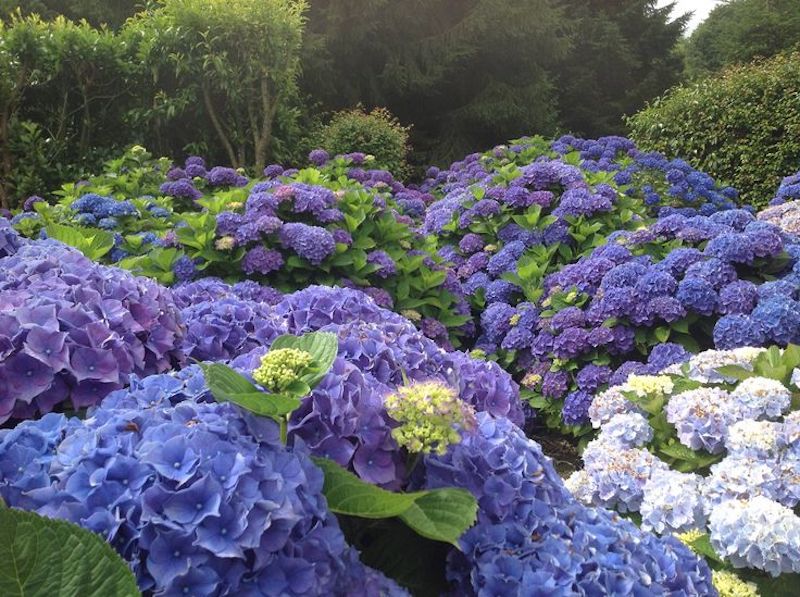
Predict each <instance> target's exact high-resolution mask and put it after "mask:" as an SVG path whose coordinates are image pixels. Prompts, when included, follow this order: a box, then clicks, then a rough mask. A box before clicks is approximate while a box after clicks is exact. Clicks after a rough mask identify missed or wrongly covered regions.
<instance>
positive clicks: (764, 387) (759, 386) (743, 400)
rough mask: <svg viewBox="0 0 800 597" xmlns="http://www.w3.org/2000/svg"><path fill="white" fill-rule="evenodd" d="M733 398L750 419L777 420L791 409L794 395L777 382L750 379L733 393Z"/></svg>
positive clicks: (764, 378) (759, 378) (766, 379)
mask: <svg viewBox="0 0 800 597" xmlns="http://www.w3.org/2000/svg"><path fill="white" fill-rule="evenodd" d="M731 398H733V399H734V400H735V401H736V404H737V405H738V407H739V408H740V409H741V411H742V413H744V415H745V416H746V417H748V418H753V419H759V418H762V417H764V418H768V419H775V418H777V417H779V416H781V414H783V413H784V412H785V411H786V410H787V409H788V408H789V405H790V404H791V401H792V393H791V392H790V391H789V390H788V389H787V388H786V387H784V385H783V384H782V383H781V382H779V381H777V380H774V379H769V378H766V377H748V378H747V379H745V380H743V381H742V382H741V383H740V384H739V385H738V386H736V388H735V389H734V390H733V392H731Z"/></svg>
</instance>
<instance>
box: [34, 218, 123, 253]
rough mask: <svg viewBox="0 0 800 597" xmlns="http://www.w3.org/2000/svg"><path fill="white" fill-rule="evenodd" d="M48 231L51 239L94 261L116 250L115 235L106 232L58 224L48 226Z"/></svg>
mask: <svg viewBox="0 0 800 597" xmlns="http://www.w3.org/2000/svg"><path fill="white" fill-rule="evenodd" d="M46 230H47V236H49V237H50V238H53V239H55V240H57V241H60V242H62V243H64V244H65V245H69V246H71V247H75V248H76V249H78V250H79V251H80V252H81V253H83V254H84V255H86V256H87V257H88V258H89V259H91V260H93V261H97V260H98V259H100V258H101V257H102V256H103V255H105V254H106V253H108V252H109V251H110V250H111V249H113V248H114V235H113V234H111V233H110V232H106V231H105V230H100V229H97V228H82V227H80V226H65V225H63V224H56V223H51V224H48V225H47V228H46Z"/></svg>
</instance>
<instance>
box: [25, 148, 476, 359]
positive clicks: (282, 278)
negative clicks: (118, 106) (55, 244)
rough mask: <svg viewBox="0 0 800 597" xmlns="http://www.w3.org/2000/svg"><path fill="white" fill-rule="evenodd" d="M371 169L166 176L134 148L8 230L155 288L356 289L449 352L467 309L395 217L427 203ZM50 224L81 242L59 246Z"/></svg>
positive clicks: (340, 166) (348, 162)
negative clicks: (49, 239) (204, 280)
mask: <svg viewBox="0 0 800 597" xmlns="http://www.w3.org/2000/svg"><path fill="white" fill-rule="evenodd" d="M312 157H317V156H312ZM318 161H320V160H318ZM373 164H374V162H373V161H372V160H370V159H369V158H368V157H367V156H365V155H364V154H361V153H354V154H348V155H346V156H341V157H337V158H335V159H332V160H328V159H327V156H325V159H323V160H321V161H320V166H318V167H312V168H306V169H304V170H299V171H298V170H285V169H284V168H282V167H280V166H277V165H272V166H269V167H268V168H267V169H266V170H265V172H266V175H265V177H264V178H262V179H257V180H250V179H248V178H247V177H245V176H243V175H242V174H240V172H238V171H236V170H233V169H231V168H222V167H214V168H206V164H205V162H204V161H203V160H202V159H201V158H199V157H197V156H194V157H190V158H188V159H187V160H186V163H185V164H184V165H183V166H182V167H172V168H169V169H167V167H166V165H165V162H164V160H152V158H151V157H150V155H149V154H148V153H146V152H145V151H144V150H143V149H141V148H134V149H132V150H130V151H129V152H128V153H126V154H125V155H124V156H123V157H122V158H120V159H119V160H114V161H112V162H109V163H108V164H107V166H108V171H107V172H106V173H105V174H103V175H101V176H95V177H90V178H89V179H88V180H87V181H83V182H82V183H81V184H67V185H63V186H62V190H61V191H60V192H59V194H60V195H61V196H62V197H63V198H62V199H61V200H60V201H59V202H58V203H57V204H55V205H52V206H51V205H48V204H47V203H46V202H43V201H36V200H35V199H31V200H30V201H29V202H28V209H29V210H30V211H28V212H24V213H22V214H18V215H17V216H16V217H15V218H14V220H13V222H14V224H15V226H16V227H17V229H18V230H20V231H21V232H23V233H24V234H25V235H26V236H29V237H33V236H36V235H39V234H41V230H42V228H45V229H46V233H47V234H49V235H51V236H53V237H54V238H57V239H58V240H61V241H63V242H67V243H70V244H73V245H75V246H77V247H78V248H80V249H81V250H83V251H84V253H85V254H87V255H89V256H90V257H93V258H95V259H102V260H103V261H105V262H106V263H115V264H118V265H119V266H120V267H123V268H126V269H130V270H132V271H133V272H135V273H137V274H141V275H146V276H149V277H152V278H155V279H157V280H158V281H160V282H161V283H164V284H173V283H176V282H186V281H189V280H191V279H193V278H195V277H196V276H198V275H199V274H200V272H202V273H203V275H205V276H215V277H220V278H224V279H226V280H229V281H235V280H244V279H251V280H256V281H258V282H263V283H267V284H270V285H271V286H274V287H275V288H276V289H278V290H280V291H282V292H291V291H293V290H298V289H300V288H303V287H305V286H307V285H308V284H313V283H321V284H329V285H335V284H338V285H343V286H353V287H357V288H362V289H364V290H365V292H367V293H369V294H370V295H371V296H373V297H374V298H375V299H376V300H377V301H378V302H379V303H380V304H382V305H383V306H389V307H393V308H395V309H396V310H398V311H402V312H405V313H406V314H407V315H409V316H410V317H412V318H414V319H415V320H416V321H418V323H419V325H420V326H421V327H422V329H423V330H425V332H426V334H428V335H429V336H430V337H432V338H435V339H436V340H437V341H439V342H440V343H442V345H444V346H450V342H451V341H456V342H457V341H458V339H459V338H460V337H465V336H470V335H471V334H472V331H473V329H474V327H473V326H471V325H469V320H470V318H469V308H468V305H467V304H466V301H465V300H464V298H463V296H462V294H461V287H460V284H459V283H458V281H457V280H456V279H455V276H454V275H453V274H451V273H450V272H448V270H447V269H446V268H445V266H444V265H443V263H442V262H441V259H438V258H436V256H435V252H434V248H433V245H432V242H431V240H430V239H425V238H424V237H422V236H421V235H420V234H418V233H417V232H416V231H415V229H414V228H413V220H412V218H411V217H410V216H407V215H404V214H403V213H402V212H404V211H406V212H408V213H411V214H414V215H415V216H419V215H421V214H422V213H423V212H424V209H425V206H426V202H427V201H428V200H430V199H431V197H429V196H428V195H426V194H424V193H422V192H420V191H415V190H412V189H408V188H406V187H404V186H403V185H402V184H401V183H399V182H397V181H395V180H394V178H393V177H392V175H391V174H389V173H388V172H386V171H385V170H378V169H365V168H366V167H367V166H370V165H373ZM362 166H363V167H362ZM53 224H60V225H65V226H70V227H73V228H74V227H78V228H79V229H83V230H79V231H78V233H75V232H74V231H73V233H72V234H69V235H65V234H63V232H64V231H63V228H57V227H56V226H54V225H53ZM86 227H94V228H95V229H97V228H100V229H101V230H95V231H94V232H89V231H88V230H87V229H85V228H86ZM104 230H105V231H107V233H106V232H103V231H104ZM54 235H55V236H54ZM104 235H105V236H104ZM104 238H105V240H104V241H103V239H104ZM101 241H102V242H101Z"/></svg>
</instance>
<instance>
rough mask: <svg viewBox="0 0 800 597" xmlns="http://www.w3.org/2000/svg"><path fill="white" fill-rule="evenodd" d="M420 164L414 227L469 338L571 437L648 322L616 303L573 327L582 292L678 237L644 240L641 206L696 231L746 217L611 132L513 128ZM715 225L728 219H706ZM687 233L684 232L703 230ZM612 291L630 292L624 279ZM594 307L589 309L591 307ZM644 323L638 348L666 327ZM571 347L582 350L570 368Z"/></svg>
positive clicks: (723, 196)
mask: <svg viewBox="0 0 800 597" xmlns="http://www.w3.org/2000/svg"><path fill="white" fill-rule="evenodd" d="M429 174H430V176H429V178H428V179H427V180H426V181H425V183H424V184H423V185H422V187H421V188H422V190H427V191H431V192H433V193H434V194H437V195H443V198H442V199H441V200H440V201H437V202H435V203H432V204H431V205H430V206H429V208H428V211H427V213H426V218H425V223H424V227H423V230H424V231H425V232H427V233H431V234H436V235H437V237H438V239H439V243H440V246H441V249H440V254H441V255H442V256H443V257H444V258H445V259H447V260H448V261H450V262H451V263H452V264H453V266H454V268H455V271H456V274H457V276H458V278H459V279H460V280H461V282H462V284H463V289H464V292H465V294H467V295H468V296H469V297H470V301H471V304H472V307H473V314H474V317H475V321H476V325H478V328H479V336H478V338H477V341H476V344H475V346H476V348H477V349H479V350H481V351H483V352H484V353H486V354H487V355H490V358H492V359H497V360H498V361H499V362H500V363H502V364H503V365H506V366H508V368H509V369H510V370H511V371H512V372H513V373H514V374H515V375H517V376H518V379H520V380H523V378H525V379H526V380H527V381H526V382H524V383H526V384H527V386H528V387H527V388H526V390H525V392H526V395H527V396H528V397H529V398H531V404H532V405H534V406H536V407H537V408H540V409H543V410H544V412H545V414H546V417H545V418H546V422H547V424H548V425H550V426H562V427H563V428H564V430H565V431H571V432H573V433H576V434H580V433H583V432H586V431H588V429H587V428H586V427H585V426H584V427H571V426H574V425H576V424H580V423H581V422H582V421H585V409H586V407H588V400H589V398H590V396H591V392H593V391H595V390H596V389H597V388H598V387H600V386H602V385H603V384H605V383H607V382H608V381H609V379H610V378H611V375H612V373H613V369H612V368H610V367H609V365H613V366H614V368H615V367H616V366H617V365H620V364H622V361H621V360H618V357H619V356H621V355H623V354H627V353H629V352H630V351H631V350H634V347H635V342H634V339H633V334H634V332H633V329H632V328H635V327H639V326H645V327H658V326H657V325H655V322H656V320H658V315H657V314H655V313H650V315H649V316H648V317H644V316H643V315H642V313H641V312H640V313H639V315H638V316H637V317H636V318H635V320H636V323H634V324H631V322H630V321H628V320H627V319H626V318H625V317H624V316H622V317H620V315H621V313H617V314H616V316H615V317H613V318H612V316H611V315H609V316H607V317H602V318H600V319H598V320H597V321H594V322H593V323H590V324H588V327H587V328H586V329H584V325H586V324H587V321H591V318H590V319H588V320H587V318H586V316H585V315H584V313H583V311H585V310H586V309H587V308H589V305H590V301H591V299H592V297H593V296H595V294H596V295H597V297H598V298H597V301H596V302H599V301H600V297H601V296H603V292H604V291H603V290H600V289H599V286H598V285H600V284H601V280H602V279H603V277H604V275H605V274H606V272H608V271H609V270H611V269H612V268H614V267H615V266H616V265H620V264H621V263H623V262H626V261H633V262H635V263H637V264H639V265H640V266H641V267H644V265H643V264H647V263H649V261H647V260H649V259H650V257H649V255H651V254H652V259H653V261H654V262H655V261H658V260H660V259H662V258H664V257H665V256H666V255H667V253H669V251H670V250H671V249H672V248H673V247H677V245H678V244H680V242H683V241H674V236H669V234H665V235H664V236H663V237H662V238H659V239H656V237H655V236H653V238H651V239H649V240H648V239H647V238H646V235H647V234H648V233H647V231H645V230H641V228H643V227H644V225H645V224H646V223H647V222H649V221H650V220H649V218H648V215H649V214H652V213H656V212H657V213H659V214H662V215H663V216H669V215H671V214H672V219H671V220H669V221H672V222H673V223H675V222H676V221H678V222H679V223H680V222H683V221H684V220H685V221H687V222H692V224H693V225H696V226H700V227H702V228H703V229H704V230H705V229H707V228H708V227H709V225H711V226H713V225H715V224H714V223H715V222H717V221H719V222H723V223H726V222H728V221H729V220H730V221H736V222H745V223H748V222H750V221H751V220H753V219H754V218H753V216H752V215H751V214H749V213H748V212H745V211H741V210H737V211H730V208H732V207H734V204H733V202H732V198H733V197H735V196H736V193H735V191H734V190H733V189H730V188H720V187H718V186H717V185H716V183H715V182H714V181H713V179H711V178H710V177H709V176H707V175H705V174H703V173H701V172H697V171H695V170H694V169H692V168H691V167H690V166H689V165H688V164H686V163H685V162H683V161H681V160H669V159H667V158H666V157H664V156H662V155H660V154H648V153H643V152H640V151H638V150H637V149H636V147H635V146H634V145H633V143H632V142H631V141H629V140H627V139H623V138H620V137H607V138H603V139H599V140H596V141H595V140H583V139H576V138H574V137H571V136H567V137H562V138H560V139H558V140H556V141H555V142H553V143H550V142H548V141H546V140H544V139H542V138H525V139H520V140H517V141H513V142H512V143H511V145H510V146H500V147H497V148H495V149H494V150H493V151H491V152H487V153H485V154H483V155H479V154H473V155H471V156H468V157H467V158H466V159H465V160H464V161H462V162H457V163H455V164H453V166H452V167H451V168H450V169H449V170H446V171H439V170H438V169H432V170H431V172H430V173H429ZM676 206H678V207H676ZM718 210H719V213H717V212H718ZM709 213H710V214H714V215H713V216H711V220H712V221H711V222H710V224H709V217H708V216H705V215H697V214H709ZM686 227H687V228H690V229H692V230H694V229H693V228H692V226H689V225H688V224H687V226H686ZM626 229H627V230H628V232H626ZM722 231H727V232H733V228H731V227H730V226H727V225H725V226H722V227H717V229H716V232H717V233H721V232H722ZM672 232H676V230H673V231H672ZM697 234H699V233H698V232H696V231H695V236H697ZM629 235H630V238H631V239H638V240H632V241H631V243H628V245H627V248H626V247H623V246H621V245H620V244H618V243H619V242H622V243H625V241H622V240H621V239H626V238H628V237H629ZM774 235H775V236H776V237H777V232H774ZM700 236H701V237H702V238H694V240H691V241H690V242H694V243H695V244H698V243H702V242H704V241H705V240H707V239H708V238H709V237H708V236H702V235H700ZM687 238H688V237H687ZM770 239H771V240H773V241H775V240H776V239H775V238H773V237H772V236H770ZM778 242H780V239H778ZM637 243H641V244H642V246H636V245H637ZM634 247H635V248H634ZM778 252H780V250H779V249H778ZM699 254H700V253H699V251H698V255H699ZM676 255H677V254H676ZM773 265H775V267H777V268H778V269H780V267H782V266H781V264H780V262H777V263H776V264H773ZM652 267H655V268H657V267H658V266H656V265H653V266H652ZM623 269H624V268H623ZM681 273H682V272H681ZM626 292H627V293H628V294H629V295H630V296H634V294H633V282H631V288H627V289H626ZM651 298H652V297H651ZM648 300H649V299H648ZM643 301H644V299H643ZM662 302H663V301H662ZM659 304H660V303H659ZM645 305H646V301H644V302H642V303H641V304H640V305H639V308H640V311H641V310H642V309H645ZM661 307H664V305H661ZM598 309H599V307H596V308H595V309H594V311H592V317H594V318H597V317H599V315H598ZM562 310H566V311H565V313H564V314H559V312H560V311H562ZM662 314H664V315H665V316H666V317H668V318H669V319H671V320H672V321H675V319H673V318H677V319H680V318H683V317H684V316H685V315H686V313H684V312H683V311H682V310H681V309H677V310H676V312H675V313H672V314H669V313H667V312H666V311H664V312H663V313H662ZM570 317H571V318H572V319H570ZM653 318H655V319H653ZM551 326H554V327H551ZM568 328H573V329H569V331H568V332H567V334H566V336H564V341H567V338H568V337H570V336H573V337H574V338H573V339H572V342H574V343H576V344H575V345H574V346H572V347H571V348H570V347H567V346H559V347H557V348H556V347H554V346H553V342H554V341H555V339H556V337H558V336H560V332H566V331H567V329H568ZM595 328H596V329H595ZM652 333H654V332H652V331H650V332H645V331H640V332H639V333H638V336H637V338H636V341H637V342H638V347H639V348H641V349H642V350H645V349H644V345H645V344H647V346H648V349H647V350H645V356H647V354H649V346H651V345H652V344H654V343H658V342H663V341H666V338H665V335H666V336H668V335H669V334H667V333H666V332H665V330H660V331H658V332H657V333H658V336H659V339H655V338H654V337H651V336H647V334H652ZM629 336H630V337H629ZM589 338H591V339H589ZM647 338H650V340H647ZM687 342H688V340H687ZM578 344H580V345H581V346H580V347H578ZM573 352H574V354H572V353H573ZM607 353H610V355H609V354H607ZM579 354H582V355H585V357H586V359H587V360H586V362H585V363H584V362H582V363H581V364H580V365H579V364H578V361H581V359H582V358H583V357H581V358H578V359H577V361H576V357H578V355H579ZM676 354H677V356H680V353H674V352H673V353H668V354H667V355H664V356H661V357H658V356H657V357H656V358H655V359H654V363H651V365H652V366H657V365H659V364H660V366H662V367H663V366H665V365H667V364H670V363H671V361H670V362H665V363H659V362H660V361H661V360H662V359H663V358H674V357H675V356H676ZM584 364H588V366H587V367H584ZM639 365H640V366H642V367H644V366H645V365H644V364H639ZM630 366H631V365H629V367H630ZM584 369H585V371H584ZM623 371H624V370H623ZM570 389H572V390H576V392H573V393H570V392H569V390H570ZM531 392H532V393H531ZM568 394H569V405H570V406H569V407H568V408H567V412H566V413H562V405H563V403H562V402H561V401H560V399H561V398H564V397H565V396H566V395H568Z"/></svg>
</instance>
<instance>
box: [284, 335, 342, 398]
mask: <svg viewBox="0 0 800 597" xmlns="http://www.w3.org/2000/svg"><path fill="white" fill-rule="evenodd" d="M279 348H295V349H297V350H304V351H305V352H307V353H309V354H310V355H311V358H312V367H311V371H310V372H309V373H306V374H304V375H301V376H300V379H301V380H302V381H304V382H305V383H307V384H308V386H309V387H311V388H313V387H314V386H315V385H317V384H318V383H319V381H320V380H321V379H322V378H323V377H325V375H326V374H327V373H328V371H330V370H331V367H333V361H334V360H336V355H337V354H339V339H338V338H337V336H336V334H332V333H330V332H312V333H310V334H303V335H302V336H291V335H286V336H279V337H277V338H275V341H274V342H273V343H272V346H271V347H270V350H278V349H279Z"/></svg>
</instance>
